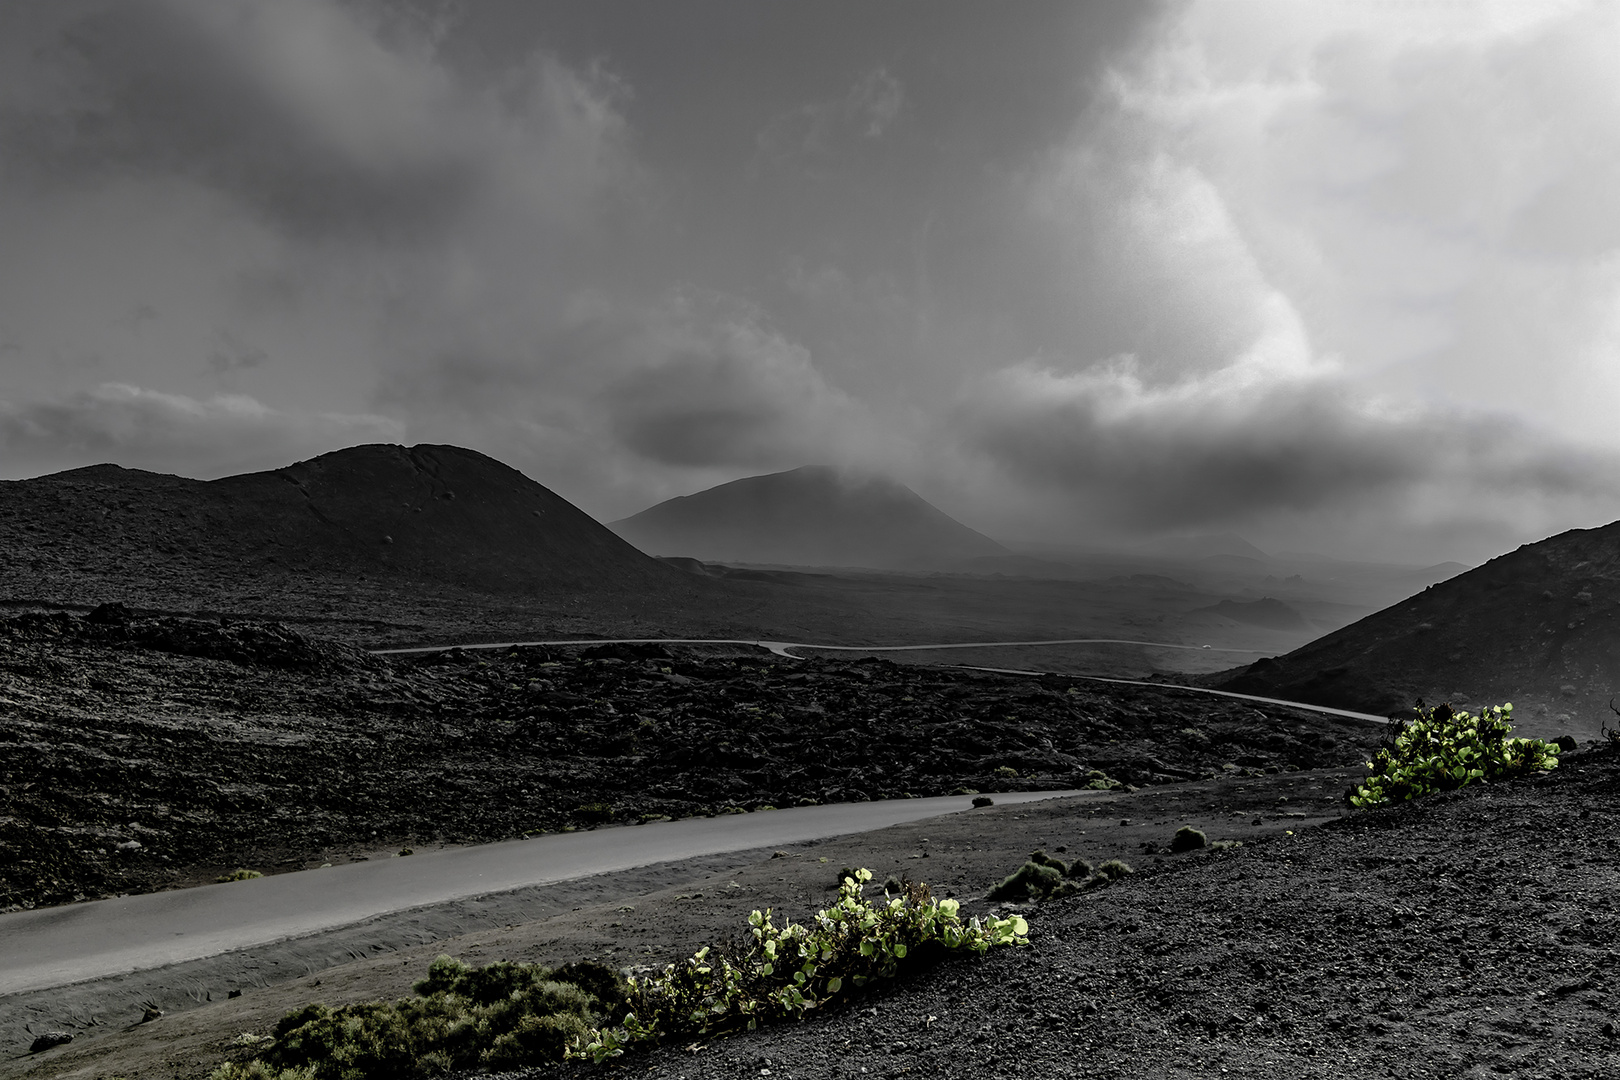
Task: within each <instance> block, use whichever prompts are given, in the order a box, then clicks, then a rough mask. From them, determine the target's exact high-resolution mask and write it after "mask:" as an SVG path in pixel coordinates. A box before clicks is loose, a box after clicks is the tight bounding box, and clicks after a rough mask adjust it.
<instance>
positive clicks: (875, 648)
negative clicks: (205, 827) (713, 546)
mask: <svg viewBox="0 0 1620 1080" xmlns="http://www.w3.org/2000/svg"><path fill="white" fill-rule="evenodd" d="M541 645H754V646H757V647H759V648H761V649H769V650H770V651H771V652H773V653H775V654H776V655H778V656H785V657H787V658H788V659H790V660H803V659H804V657H802V656H795V655H793V650H794V649H816V650H819V651H822V652H859V653H869V652H929V651H932V650H934V649H1002V648H1014V647H1016V648H1024V647H1028V646H1038V645H1151V646H1152V647H1153V648H1155V649H1191V650H1195V651H1205V650H1207V651H1209V652H1233V653H1250V654H1256V653H1260V652H1263V651H1264V650H1261V649H1227V648H1220V647H1217V646H1214V645H1180V644H1175V643H1173V642H1169V641H1136V640H1134V639H1132V638H1100V637H1088V638H1055V639H1052V640H1048V641H955V642H951V643H949V644H944V645H812V644H808V643H806V642H802V641H764V640H754V639H747V638H592V639H589V640H585V641H503V642H498V643H490V644H481V645H419V646H417V647H415V648H411V649H373V650H372V651H373V652H375V653H378V654H397V653H430V652H447V651H449V650H450V649H532V648H535V647H537V646H541Z"/></svg>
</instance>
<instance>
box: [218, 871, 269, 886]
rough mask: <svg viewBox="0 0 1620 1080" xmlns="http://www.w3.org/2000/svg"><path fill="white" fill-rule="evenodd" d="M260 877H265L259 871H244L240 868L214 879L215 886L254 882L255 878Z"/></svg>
mask: <svg viewBox="0 0 1620 1080" xmlns="http://www.w3.org/2000/svg"><path fill="white" fill-rule="evenodd" d="M260 877H264V875H263V874H261V873H259V872H258V871H257V870H243V869H241V868H238V869H235V870H232V871H231V872H230V873H228V874H221V875H220V876H219V877H217V878H215V879H214V884H216V885H224V884H225V883H226V882H228V881H252V880H253V879H254V878H260Z"/></svg>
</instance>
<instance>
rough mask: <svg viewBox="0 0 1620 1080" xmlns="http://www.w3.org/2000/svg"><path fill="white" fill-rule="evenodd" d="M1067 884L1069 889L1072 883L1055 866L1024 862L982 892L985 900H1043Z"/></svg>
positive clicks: (1072, 886)
mask: <svg viewBox="0 0 1620 1080" xmlns="http://www.w3.org/2000/svg"><path fill="white" fill-rule="evenodd" d="M1064 886H1068V887H1069V888H1070V889H1071V890H1072V889H1073V888H1074V883H1073V882H1072V881H1069V880H1068V879H1066V878H1065V877H1064V876H1063V873H1062V871H1060V870H1058V869H1057V868H1056V867H1052V866H1043V865H1042V864H1040V863H1038V862H1026V863H1025V864H1024V865H1023V866H1020V867H1019V868H1018V869H1017V870H1014V871H1013V872H1012V873H1011V874H1009V875H1008V876H1007V877H1005V878H1004V879H1002V882H1001V884H999V885H997V886H995V887H994V888H992V889H991V890H990V891H989V892H987V893H985V894H984V898H985V899H986V900H1014V901H1017V900H1045V899H1047V898H1048V897H1050V896H1053V895H1054V894H1056V893H1057V891H1058V890H1059V889H1060V888H1063V887H1064Z"/></svg>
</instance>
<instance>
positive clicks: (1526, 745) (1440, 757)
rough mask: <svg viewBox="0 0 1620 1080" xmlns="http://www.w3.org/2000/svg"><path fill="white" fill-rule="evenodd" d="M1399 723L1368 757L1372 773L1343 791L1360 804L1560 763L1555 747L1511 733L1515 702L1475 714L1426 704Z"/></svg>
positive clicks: (1376, 803) (1401, 799)
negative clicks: (1514, 735) (1371, 755)
mask: <svg viewBox="0 0 1620 1080" xmlns="http://www.w3.org/2000/svg"><path fill="white" fill-rule="evenodd" d="M1414 711H1415V712H1416V713H1417V718H1416V719H1415V720H1411V721H1407V722H1405V723H1399V724H1397V725H1396V726H1395V727H1394V730H1393V731H1392V732H1391V734H1390V735H1389V736H1387V737H1386V738H1385V740H1384V745H1383V746H1381V747H1379V749H1378V752H1377V754H1375V755H1374V757H1373V760H1371V761H1369V762H1367V768H1368V769H1370V770H1372V775H1371V776H1369V777H1368V778H1367V779H1365V780H1363V781H1362V782H1361V783H1360V784H1359V785H1357V786H1356V787H1354V788H1352V789H1350V791H1349V792H1348V793H1347V797H1348V798H1349V801H1350V805H1351V806H1354V807H1356V808H1358V809H1368V808H1370V807H1374V806H1384V805H1386V804H1388V803H1397V802H1405V801H1406V800H1408V799H1416V798H1419V797H1421V796H1423V795H1428V794H1431V793H1432V792H1436V791H1455V790H1456V789H1457V788H1460V787H1463V786H1464V785H1467V784H1472V783H1477V782H1480V781H1485V780H1499V779H1508V778H1511V777H1517V776H1527V775H1529V774H1531V773H1536V772H1542V771H1545V770H1547V769H1556V768H1557V767H1558V747H1556V746H1554V745H1552V744H1550V743H1545V742H1542V741H1541V740H1540V739H1520V738H1514V737H1513V735H1512V731H1513V725H1512V724H1511V723H1509V719H1510V718H1511V717H1512V714H1513V706H1512V705H1511V704H1509V705H1492V706H1490V707H1489V708H1487V709H1485V710H1484V712H1483V713H1481V714H1480V715H1479V716H1474V715H1471V714H1470V713H1467V712H1459V711H1457V710H1454V709H1452V707H1451V706H1450V705H1436V706H1434V707H1432V708H1425V707H1424V706H1423V703H1422V702H1421V701H1420V702H1418V705H1417V708H1416V709H1415V710H1414Z"/></svg>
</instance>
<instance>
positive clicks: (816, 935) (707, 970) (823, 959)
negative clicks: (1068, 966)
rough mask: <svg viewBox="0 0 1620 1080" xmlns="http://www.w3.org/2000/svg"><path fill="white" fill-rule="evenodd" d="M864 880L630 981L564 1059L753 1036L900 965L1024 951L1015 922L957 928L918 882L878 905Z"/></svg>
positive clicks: (950, 904)
mask: <svg viewBox="0 0 1620 1080" xmlns="http://www.w3.org/2000/svg"><path fill="white" fill-rule="evenodd" d="M871 880H872V872H871V871H870V870H866V869H860V870H856V871H855V872H854V873H853V874H850V875H848V876H846V877H845V878H844V880H843V882H842V884H841V885H840V886H839V890H838V902H837V903H836V904H834V905H833V906H832V907H830V908H828V909H826V910H825V911H821V912H818V913H817V914H816V915H815V917H814V918H812V919H811V920H810V921H809V922H808V923H806V924H800V923H788V924H787V925H786V926H782V927H778V926H777V925H776V924H775V922H774V921H773V919H772V913H771V911H770V909H766V910H765V911H763V912H759V911H755V912H754V913H753V914H751V915H750V916H749V917H748V923H749V928H750V929H749V934H748V936H747V937H746V938H745V939H744V943H743V944H742V945H741V946H739V947H737V948H734V949H732V950H729V952H730V953H731V955H728V954H727V952H725V951H722V952H716V951H715V950H712V949H709V948H704V949H700V950H699V951H698V952H697V953H696V954H694V955H693V956H692V957H691V959H689V960H687V961H686V963H684V964H680V965H676V964H671V965H669V966H668V967H666V968H665V969H664V970H663V972H662V973H661V974H658V975H655V976H653V977H652V978H650V979H645V980H641V979H634V978H632V979H630V980H629V990H628V994H629V1001H630V1011H629V1013H628V1014H627V1015H626V1016H625V1017H624V1020H623V1023H622V1024H620V1025H618V1026H610V1027H604V1028H603V1029H601V1030H599V1031H596V1032H593V1033H592V1035H591V1036H590V1037H589V1038H588V1039H585V1040H582V1041H581V1042H580V1043H579V1044H578V1045H577V1046H576V1047H573V1048H571V1049H570V1052H569V1053H570V1056H575V1057H585V1058H590V1059H591V1060H593V1061H597V1062H601V1061H606V1060H607V1059H609V1058H613V1057H617V1056H619V1055H620V1054H622V1053H624V1051H625V1049H626V1048H628V1047H630V1046H632V1045H634V1044H637V1043H644V1042H653V1041H657V1040H662V1039H670V1038H675V1039H682V1038H698V1037H704V1036H709V1035H714V1034H720V1033H724V1032H731V1031H742V1030H750V1031H751V1030H753V1029H754V1028H755V1027H757V1026H758V1025H759V1024H761V1023H769V1022H772V1021H777V1020H785V1019H796V1018H799V1017H802V1016H803V1015H804V1014H806V1013H808V1012H810V1011H811V1010H813V1009H816V1008H819V1007H821V1006H822V1005H825V1004H827V1003H828V1002H830V1001H833V1000H836V999H838V998H839V997H841V996H844V995H847V994H848V993H850V992H852V991H855V990H859V989H860V988H861V987H864V986H865V985H866V984H867V983H869V982H870V981H872V980H873V979H886V978H892V977H893V976H894V975H895V974H896V973H897V972H898V971H899V968H900V966H901V965H902V964H907V965H911V964H916V963H918V962H921V961H925V960H928V959H931V958H937V957H940V956H943V955H945V954H947V953H950V952H967V953H982V952H984V951H986V950H988V949H990V948H992V947H994V946H996V945H1027V944H1028V943H1029V938H1028V936H1027V935H1028V933H1029V924H1028V923H1026V922H1025V921H1024V920H1023V919H1022V918H1020V917H1017V916H1015V917H1013V918H1010V919H995V918H991V919H985V920H980V919H978V918H976V917H975V918H971V919H969V920H967V921H966V922H964V921H963V920H962V918H961V914H960V910H959V909H960V905H959V904H958V903H957V902H956V901H955V900H935V899H934V898H933V896H932V895H931V893H930V891H929V888H928V886H927V885H926V884H923V883H920V882H918V883H902V885H903V887H902V889H901V892H900V895H898V896H894V897H887V896H886V899H885V900H884V901H883V902H875V901H872V900H868V899H866V898H865V897H864V896H863V895H862V890H863V888H864V886H865V885H866V883H867V882H868V881H871Z"/></svg>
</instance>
